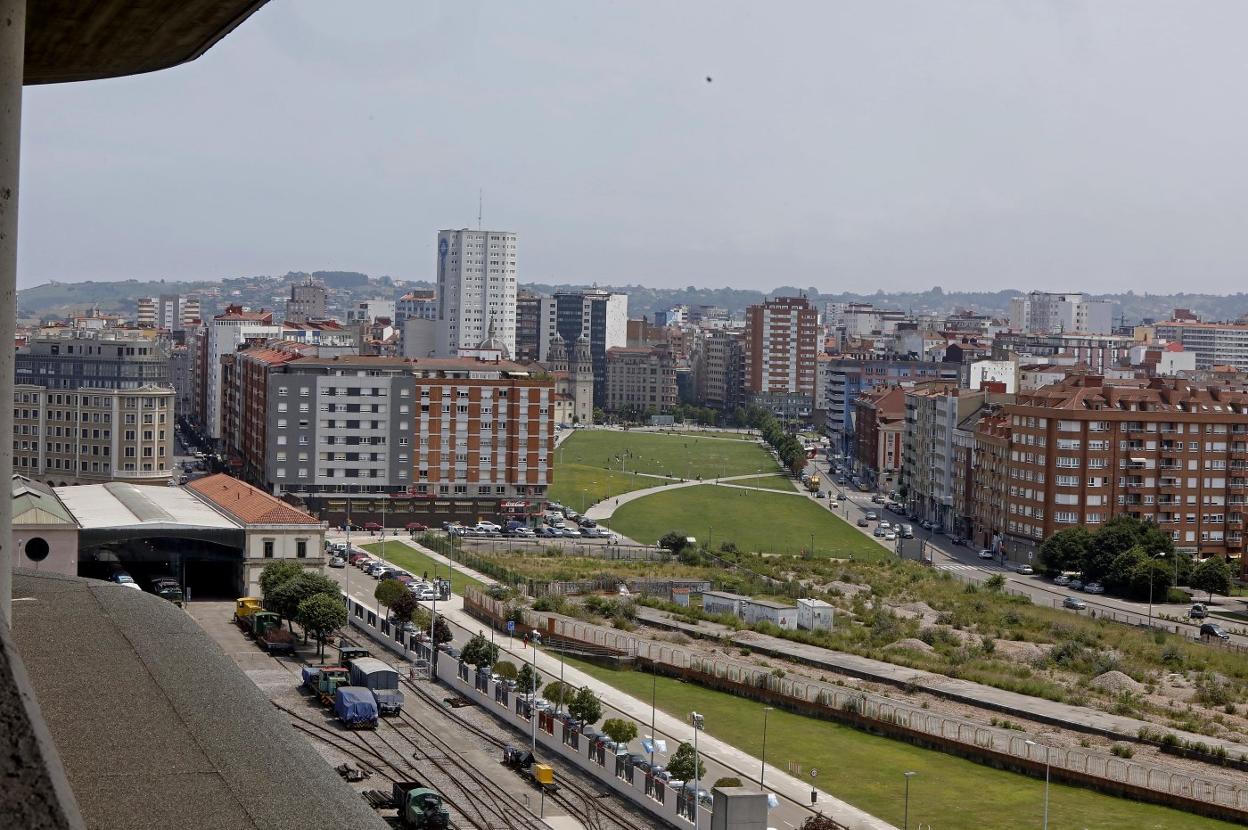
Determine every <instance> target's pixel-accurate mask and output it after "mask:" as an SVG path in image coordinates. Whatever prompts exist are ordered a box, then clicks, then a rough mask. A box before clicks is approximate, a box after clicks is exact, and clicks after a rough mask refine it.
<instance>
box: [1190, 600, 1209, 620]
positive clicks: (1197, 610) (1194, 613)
mask: <svg viewBox="0 0 1248 830" xmlns="http://www.w3.org/2000/svg"><path fill="white" fill-rule="evenodd" d="M1187 616H1188V617H1189V618H1190V619H1193V620H1203V619H1204V618H1205V617H1208V616H1209V609H1208V608H1206V607H1205V606H1204V604H1203V603H1199V602H1198V603H1195V604H1194V605H1193V606H1192V607H1191V608H1189V609H1188V611H1187Z"/></svg>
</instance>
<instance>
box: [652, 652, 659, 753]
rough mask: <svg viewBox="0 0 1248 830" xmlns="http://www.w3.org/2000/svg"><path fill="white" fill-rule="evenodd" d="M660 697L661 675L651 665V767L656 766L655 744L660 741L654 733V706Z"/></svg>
mask: <svg viewBox="0 0 1248 830" xmlns="http://www.w3.org/2000/svg"><path fill="white" fill-rule="evenodd" d="M658 697H659V673H658V671H657V670H656V669H655V667H654V663H651V664H650V766H651V767H653V766H654V742H655V741H656V740H658V735H656V734H655V732H654V704H655V701H657V700H658Z"/></svg>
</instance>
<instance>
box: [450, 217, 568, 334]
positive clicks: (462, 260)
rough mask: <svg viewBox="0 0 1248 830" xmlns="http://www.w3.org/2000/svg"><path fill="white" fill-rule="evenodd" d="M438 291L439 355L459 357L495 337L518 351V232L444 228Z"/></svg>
mask: <svg viewBox="0 0 1248 830" xmlns="http://www.w3.org/2000/svg"><path fill="white" fill-rule="evenodd" d="M437 291H438V332H437V341H436V352H437V355H438V356H439V357H452V358H453V357H456V356H457V355H458V354H459V351H460V349H475V348H476V347H477V345H478V344H480V343H482V342H484V341H485V340H487V339H489V338H490V337H491V336H494V337H497V338H499V339H500V340H502V342H503V343H504V345H506V347H507V353H508V354H511V355H514V354H515V353H516V235H515V234H514V233H509V232H506V231H474V230H468V229H466V228H465V229H463V230H457V231H456V230H444V231H439V232H438V289H437ZM491 333H492V334H491ZM565 338H566V336H565Z"/></svg>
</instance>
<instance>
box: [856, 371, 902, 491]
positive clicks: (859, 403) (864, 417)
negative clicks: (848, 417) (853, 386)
mask: <svg viewBox="0 0 1248 830" xmlns="http://www.w3.org/2000/svg"><path fill="white" fill-rule="evenodd" d="M905 437H906V391H905V390H904V389H902V388H901V387H900V386H887V387H879V388H876V389H871V390H868V391H866V392H863V393H862V394H860V395H858V397H857V398H856V399H855V400H854V444H853V447H854V451H853V455H852V458H853V469H854V472H855V473H856V474H857V475H858V477H859V478H860V479H862V480H863V481H864V482H866V483H867V484H868V485H869V486H871V487H874V488H878V489H881V490H891V489H892V488H893V487H894V486H895V485H896V484H897V483H898V478H899V476H900V474H901V462H902V458H903V457H904V454H905Z"/></svg>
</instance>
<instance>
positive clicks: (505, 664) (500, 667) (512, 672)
mask: <svg viewBox="0 0 1248 830" xmlns="http://www.w3.org/2000/svg"><path fill="white" fill-rule="evenodd" d="M494 673H495V674H497V675H498V676H499V677H500V678H502V679H503V680H515V679H516V675H517V674H518V673H519V672H517V670H516V664H515V663H513V662H511V661H510V660H499V661H498V662H497V663H495V664H494Z"/></svg>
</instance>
